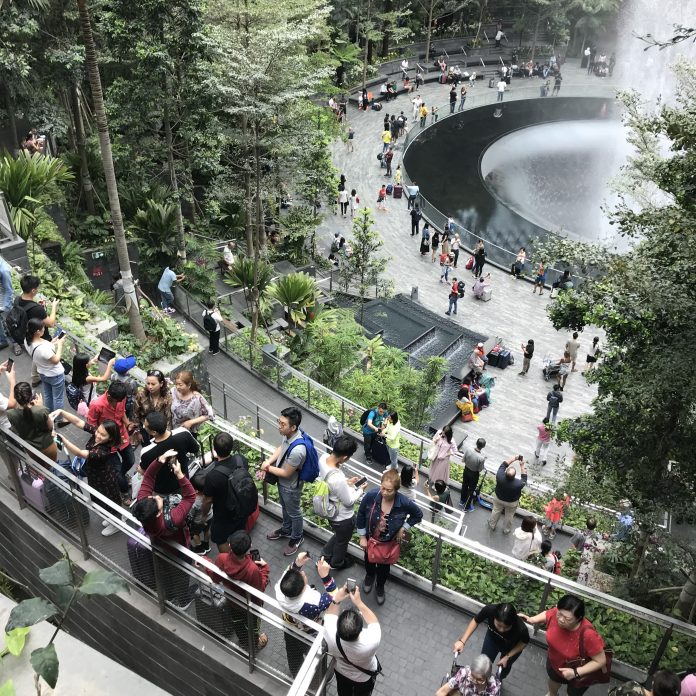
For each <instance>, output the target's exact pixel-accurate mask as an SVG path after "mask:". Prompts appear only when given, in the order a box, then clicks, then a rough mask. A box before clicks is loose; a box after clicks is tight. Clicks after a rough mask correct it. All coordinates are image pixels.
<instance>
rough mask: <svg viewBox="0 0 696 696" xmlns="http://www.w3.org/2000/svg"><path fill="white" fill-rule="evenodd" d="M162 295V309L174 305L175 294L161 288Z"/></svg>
mask: <svg viewBox="0 0 696 696" xmlns="http://www.w3.org/2000/svg"><path fill="white" fill-rule="evenodd" d="M160 297H161V298H162V309H169V308H170V307H173V306H174V295H173V294H172V293H171V292H168V291H166V290H160Z"/></svg>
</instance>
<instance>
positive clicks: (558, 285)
mask: <svg viewBox="0 0 696 696" xmlns="http://www.w3.org/2000/svg"><path fill="white" fill-rule="evenodd" d="M572 288H573V278H572V276H571V275H570V270H568V269H567V268H566V270H565V271H563V275H562V276H561V277H560V278H559V279H558V280H557V281H555V282H554V283H553V284H552V285H551V294H550V295H549V297H550V298H553V297H554V294H553V293H554V291H555V290H558V292H561V290H572Z"/></svg>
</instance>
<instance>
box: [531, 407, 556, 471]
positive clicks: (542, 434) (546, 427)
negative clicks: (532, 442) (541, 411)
mask: <svg viewBox="0 0 696 696" xmlns="http://www.w3.org/2000/svg"><path fill="white" fill-rule="evenodd" d="M551 431H552V425H551V423H550V421H549V417H548V416H546V417H545V418H544V419H543V420H542V421H541V423H539V425H537V438H536V447H535V448H534V456H535V457H536V460H537V461H539V459H541V465H542V466H546V453H547V452H548V451H549V446H550V445H551Z"/></svg>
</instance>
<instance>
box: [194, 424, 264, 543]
mask: <svg viewBox="0 0 696 696" xmlns="http://www.w3.org/2000/svg"><path fill="white" fill-rule="evenodd" d="M233 447H234V439H233V437H232V436H231V435H230V434H229V433H224V432H222V433H218V434H217V435H216V436H215V438H214V440H213V456H214V457H215V463H214V465H213V468H212V470H210V471H208V473H207V474H206V475H205V483H204V484H203V505H202V506H201V512H200V515H199V518H200V519H203V520H204V519H205V518H206V517H207V515H208V512H209V511H210V507H211V506H212V508H213V527H212V533H211V537H210V538H211V539H212V540H213V542H215V544H217V547H218V551H219V552H220V553H229V552H230V543H229V537H230V536H232V534H234V533H235V532H237V531H239V530H244V528H245V527H246V523H247V519H248V518H249V516H250V515H252V514H253V513H254V511H255V510H256V506H257V505H258V502H259V497H258V496H259V494H258V491H257V489H256V484H255V483H254V479H253V478H252V476H251V474H250V473H249V462H248V461H247V460H246V459H245V458H244V457H242V455H240V454H235V455H233V454H232V449H233Z"/></svg>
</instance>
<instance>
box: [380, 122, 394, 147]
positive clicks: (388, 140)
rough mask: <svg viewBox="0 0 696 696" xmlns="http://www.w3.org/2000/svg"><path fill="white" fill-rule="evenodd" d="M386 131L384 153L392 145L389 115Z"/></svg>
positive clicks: (383, 136) (383, 135)
mask: <svg viewBox="0 0 696 696" xmlns="http://www.w3.org/2000/svg"><path fill="white" fill-rule="evenodd" d="M385 123H386V125H387V127H386V129H385V130H384V131H382V153H385V152H386V151H387V150H388V149H389V146H390V145H391V141H392V137H391V128H390V127H389V114H387V116H386V117H385Z"/></svg>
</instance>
